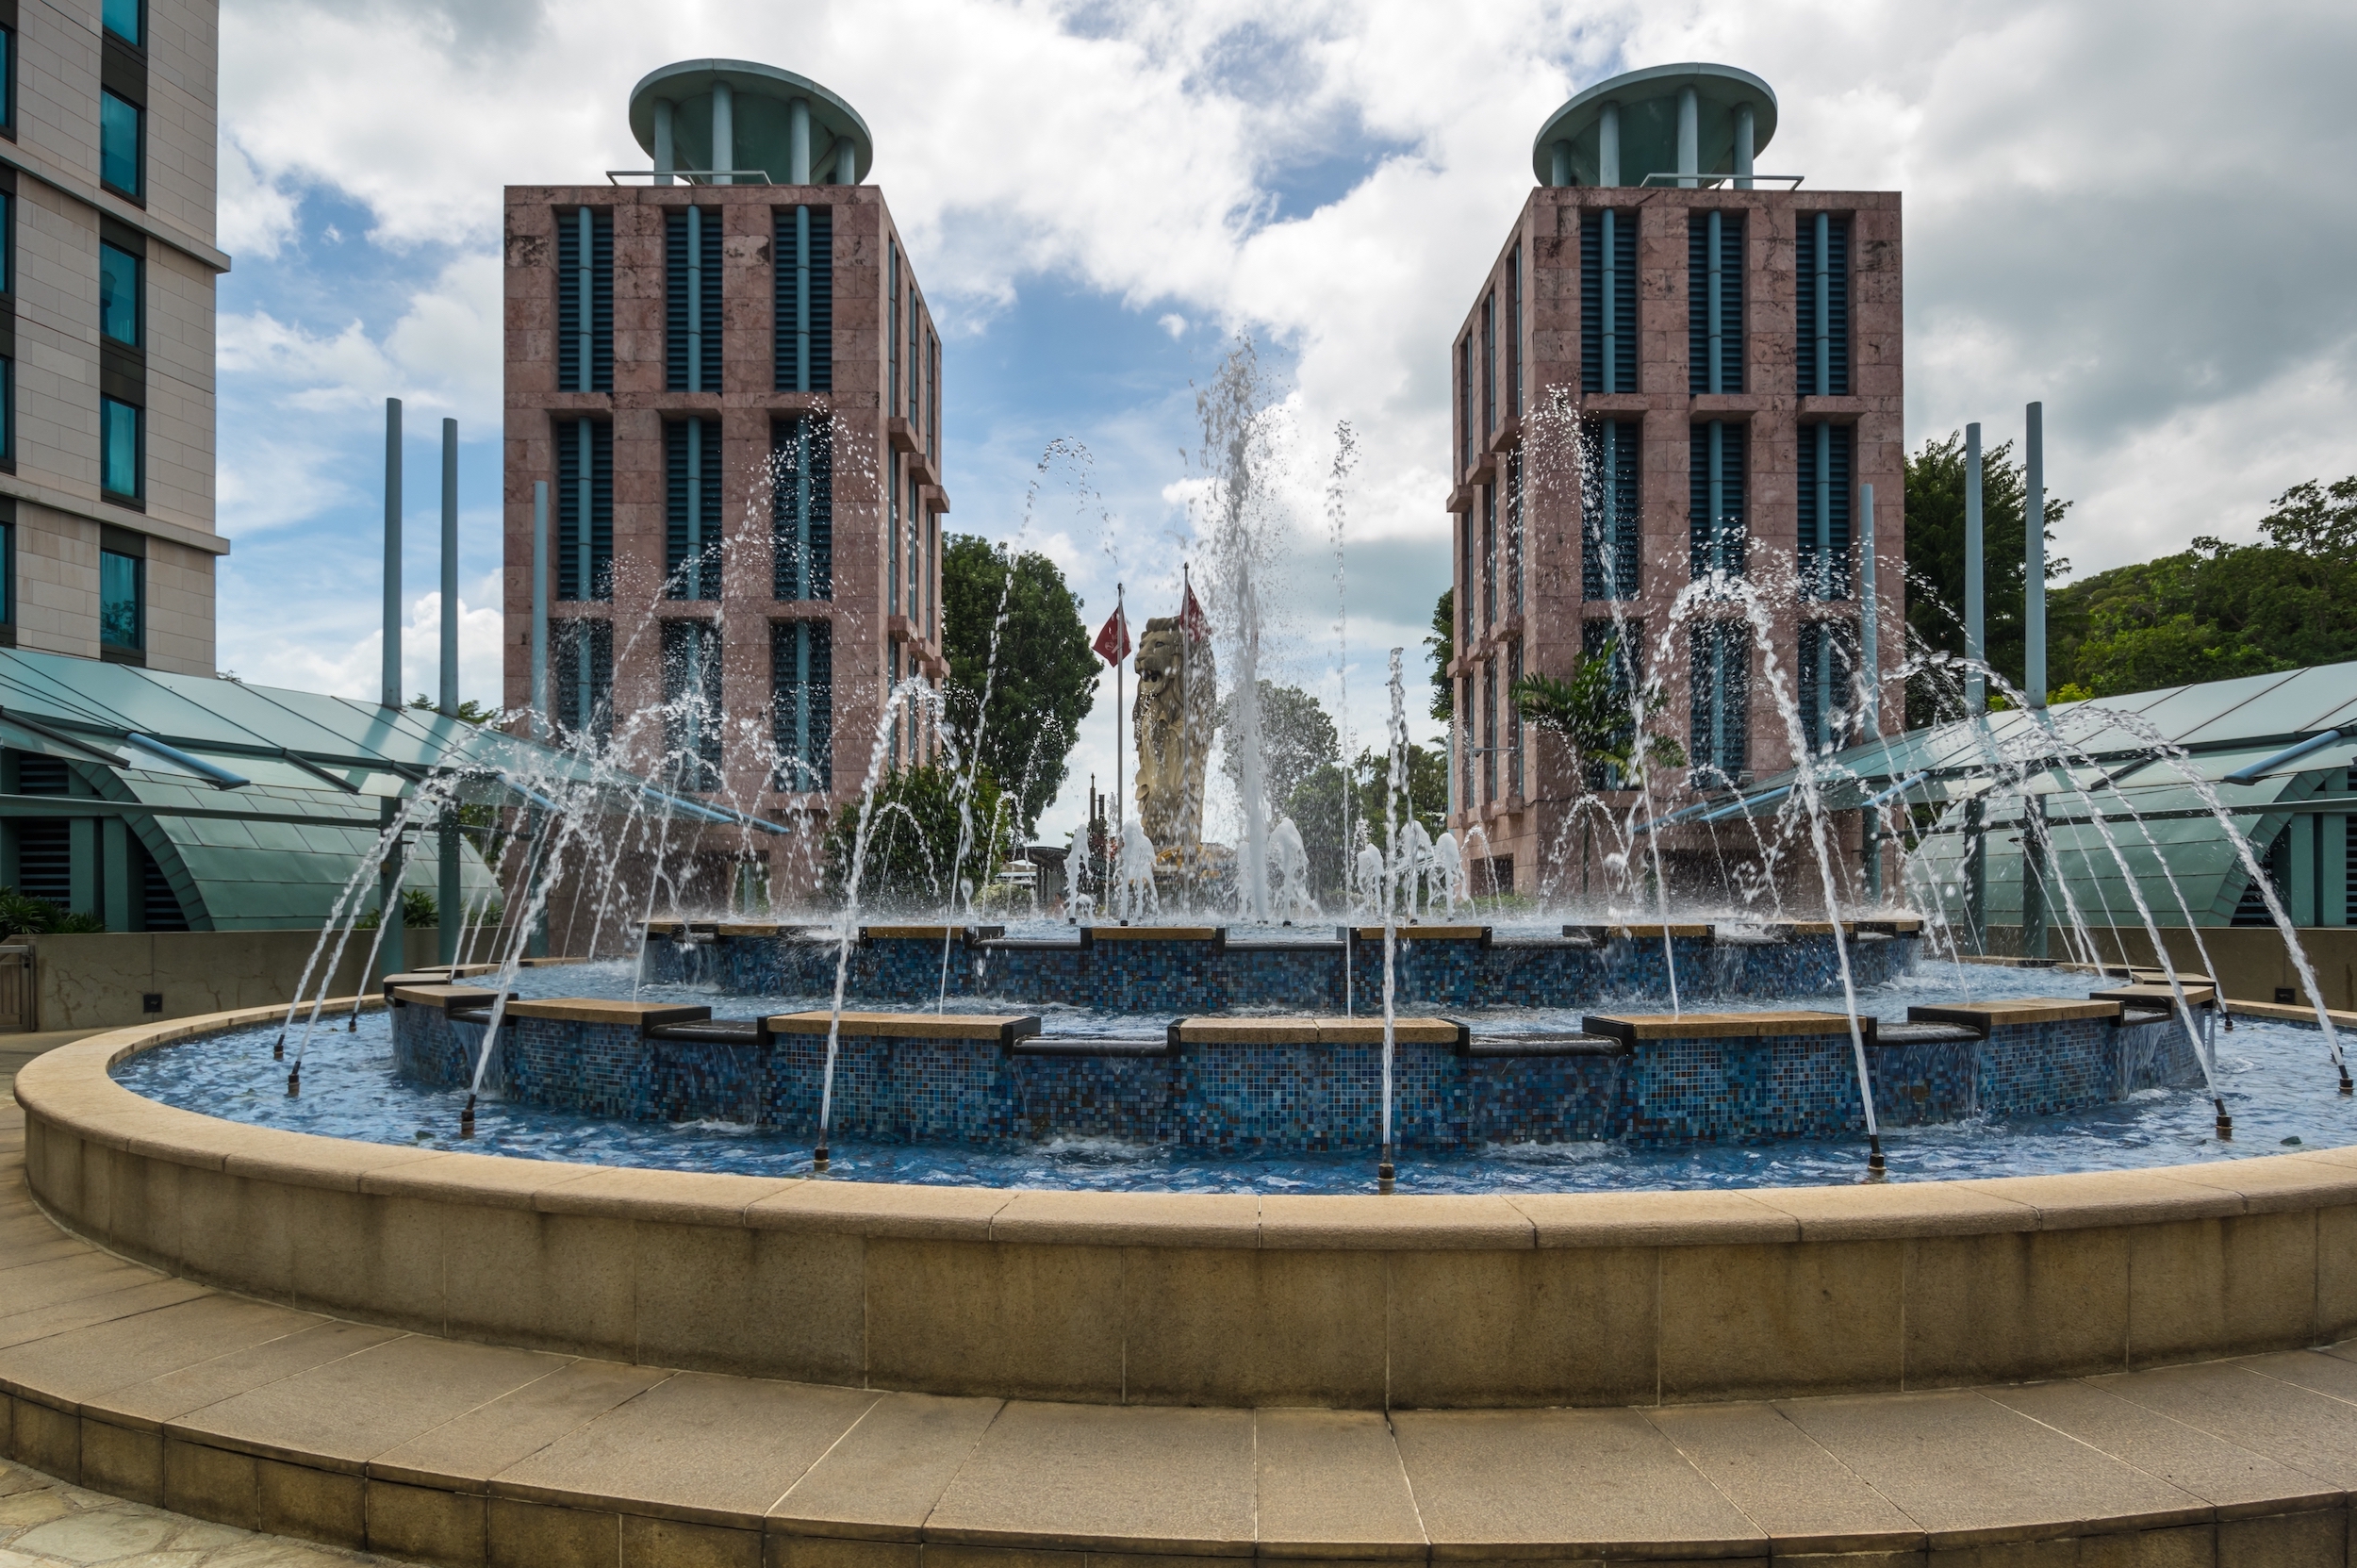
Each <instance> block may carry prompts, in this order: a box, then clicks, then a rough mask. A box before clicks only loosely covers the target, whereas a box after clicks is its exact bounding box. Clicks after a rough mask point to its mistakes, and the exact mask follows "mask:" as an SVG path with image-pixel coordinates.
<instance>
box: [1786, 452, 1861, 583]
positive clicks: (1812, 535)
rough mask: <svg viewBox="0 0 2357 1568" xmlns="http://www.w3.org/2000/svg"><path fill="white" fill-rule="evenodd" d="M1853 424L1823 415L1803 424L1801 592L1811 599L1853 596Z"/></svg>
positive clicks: (1801, 453) (1801, 454)
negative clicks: (1823, 418)
mask: <svg viewBox="0 0 2357 1568" xmlns="http://www.w3.org/2000/svg"><path fill="white" fill-rule="evenodd" d="M1853 436H1854V432H1853V431H1852V429H1851V428H1850V426H1848V425H1846V424H1835V423H1833V422H1832V421H1829V420H1827V421H1818V422H1817V423H1814V424H1805V425H1803V426H1801V442H1800V446H1801V452H1800V456H1801V465H1800V467H1801V473H1800V481H1801V482H1800V496H1801V517H1800V528H1801V532H1800V553H1799V566H1800V573H1801V592H1802V594H1803V595H1804V596H1805V597H1806V598H1809V599H1821V600H1826V599H1847V598H1849V597H1850V443H1851V439H1852V437H1853Z"/></svg>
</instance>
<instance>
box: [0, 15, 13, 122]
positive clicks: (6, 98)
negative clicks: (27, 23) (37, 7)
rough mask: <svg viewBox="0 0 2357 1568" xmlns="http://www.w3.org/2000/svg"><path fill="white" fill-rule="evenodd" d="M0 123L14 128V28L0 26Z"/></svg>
mask: <svg viewBox="0 0 2357 1568" xmlns="http://www.w3.org/2000/svg"><path fill="white" fill-rule="evenodd" d="M0 125H5V126H7V127H8V129H10V130H14V129H15V128H16V29H15V28H14V27H0Z"/></svg>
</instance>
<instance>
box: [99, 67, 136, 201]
mask: <svg viewBox="0 0 2357 1568" xmlns="http://www.w3.org/2000/svg"><path fill="white" fill-rule="evenodd" d="M145 118H146V116H145V114H144V112H143V111H142V110H141V109H140V107H139V106H138V105H137V104H134V103H132V102H131V101H130V100H129V99H128V98H124V97H121V96H119V95H118V94H116V93H113V92H110V91H106V90H105V89H103V88H102V89H101V90H100V91H99V93H98V181H99V183H100V184H101V185H104V186H106V187H107V189H108V190H113V191H116V192H118V193H120V194H122V195H124V196H128V197H130V198H131V199H132V200H133V201H139V200H140V199H141V198H142V197H144V196H145V195H146V186H145V184H144V183H143V182H142V180H141V177H140V176H141V171H142V168H143V166H144V165H145V162H146V157H145V152H146V149H145V147H144V146H143V145H142V143H143V141H144V140H145V137H146V126H145V125H144V124H142V123H141V122H142V121H143V120H144V119H145Z"/></svg>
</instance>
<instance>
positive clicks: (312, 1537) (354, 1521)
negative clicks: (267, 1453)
mask: <svg viewBox="0 0 2357 1568" xmlns="http://www.w3.org/2000/svg"><path fill="white" fill-rule="evenodd" d="M254 1476H255V1491H256V1494H257V1495H258V1496H259V1498H260V1512H259V1514H258V1517H259V1518H260V1520H261V1522H262V1526H261V1527H262V1528H263V1529H265V1530H268V1531H269V1532H270V1533H271V1534H272V1535H291V1536H296V1537H299V1538H301V1539H302V1540H305V1541H324V1542H326V1543H328V1544H329V1545H331V1546H355V1547H356V1546H362V1545H366V1544H367V1543H368V1526H367V1523H366V1513H365V1510H363V1508H362V1504H361V1494H362V1490H363V1482H362V1481H361V1479H360V1477H357V1476H348V1475H338V1474H335V1473H332V1472H330V1471H325V1470H317V1469H314V1468H312V1467H311V1466H309V1465H307V1464H284V1463H281V1462H279V1461H276V1460H257V1461H255V1466H254Z"/></svg>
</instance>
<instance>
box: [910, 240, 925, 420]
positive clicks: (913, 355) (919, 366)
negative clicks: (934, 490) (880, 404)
mask: <svg viewBox="0 0 2357 1568" xmlns="http://www.w3.org/2000/svg"><path fill="white" fill-rule="evenodd" d="M924 319H925V305H924V302H923V301H922V300H919V299H918V298H917V297H916V280H915V278H911V279H910V280H909V406H908V416H909V428H910V429H912V430H922V429H924V428H925V355H924V354H923V352H922V351H921V348H920V345H921V344H922V343H923V341H924V331H923V323H924Z"/></svg>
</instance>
